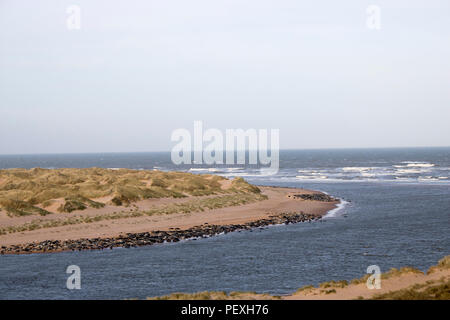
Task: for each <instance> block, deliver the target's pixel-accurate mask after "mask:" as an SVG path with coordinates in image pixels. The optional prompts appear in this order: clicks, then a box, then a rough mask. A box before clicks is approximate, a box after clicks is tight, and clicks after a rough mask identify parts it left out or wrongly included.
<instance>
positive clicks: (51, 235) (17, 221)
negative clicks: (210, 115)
mask: <svg viewBox="0 0 450 320" xmlns="http://www.w3.org/2000/svg"><path fill="white" fill-rule="evenodd" d="M260 189H261V194H262V195H265V196H267V199H265V200H260V201H256V202H253V203H249V204H242V205H238V206H230V207H225V208H218V209H211V210H203V211H198V212H188V213H182V212H179V213H172V214H161V215H158V214H156V215H152V216H140V217H131V218H121V219H113V220H101V221H98V222H91V223H80V224H72V225H65V226H57V227H49V228H41V229H37V230H29V231H24V232H15V233H9V234H5V235H1V236H0V246H5V247H8V246H11V245H19V244H27V243H32V242H42V241H46V240H60V241H65V240H76V239H86V238H109V237H117V236H120V235H124V234H126V233H141V232H152V231H169V230H173V229H176V230H186V229H189V228H192V227H195V226H200V225H218V226H221V225H236V224H245V223H249V222H252V221H257V220H261V219H266V218H269V217H271V216H277V215H280V214H285V213H299V212H303V213H307V214H311V215H314V216H318V217H320V216H322V215H324V214H325V213H326V212H328V211H329V210H332V209H333V208H335V207H336V205H337V203H338V201H329V202H324V201H317V200H304V199H300V198H295V197H293V195H296V194H321V193H320V192H316V191H311V190H305V189H290V188H278V187H260ZM213 197H215V196H199V197H187V198H179V199H175V198H160V199H147V200H141V201H138V202H136V203H133V206H131V207H117V206H112V205H105V207H103V208H100V209H94V208H88V209H86V210H82V211H80V210H78V211H77V210H76V211H73V212H71V213H70V214H67V213H65V214H61V213H60V214H51V215H48V216H43V217H39V221H40V223H47V222H48V223H50V222H54V221H58V220H64V219H67V218H68V216H69V217H71V218H75V217H80V218H83V217H101V216H104V215H108V214H111V213H114V212H118V211H124V212H130V213H132V212H138V211H145V210H148V209H150V208H151V209H155V208H158V207H164V206H167V205H168V204H183V203H186V202H188V201H192V199H205V198H213ZM97 201H98V199H97ZM33 221H36V217H35V216H21V217H13V218H11V217H10V216H8V215H7V214H6V213H5V212H0V228H5V227H17V226H20V225H25V224H31V223H33Z"/></svg>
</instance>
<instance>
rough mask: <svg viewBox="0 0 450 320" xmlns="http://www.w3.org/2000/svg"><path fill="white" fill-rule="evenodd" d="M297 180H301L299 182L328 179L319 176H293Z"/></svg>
mask: <svg viewBox="0 0 450 320" xmlns="http://www.w3.org/2000/svg"><path fill="white" fill-rule="evenodd" d="M295 177H296V178H297V179H301V180H317V179H328V177H327V176H323V175H320V176H317V175H315V176H295Z"/></svg>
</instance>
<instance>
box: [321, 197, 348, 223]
mask: <svg viewBox="0 0 450 320" xmlns="http://www.w3.org/2000/svg"><path fill="white" fill-rule="evenodd" d="M339 200H340V202H339V203H338V205H337V207H336V208H334V209H332V210H330V211H328V212H327V214H326V215H324V216H323V217H324V218H334V217H336V214H337V213H338V212H339V211H341V210H342V209H344V207H345V206H346V205H347V204H348V201H345V200H343V199H339Z"/></svg>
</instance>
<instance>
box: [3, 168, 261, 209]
mask: <svg viewBox="0 0 450 320" xmlns="http://www.w3.org/2000/svg"><path fill="white" fill-rule="evenodd" d="M224 186H225V187H224ZM259 193H260V190H259V189H258V188H257V187H255V186H252V185H250V184H248V183H247V182H246V181H244V180H243V179H242V178H236V179H234V180H232V181H230V180H228V179H226V178H223V177H220V176H216V175H195V174H192V173H184V172H162V171H154V170H152V171H150V170H131V169H118V170H112V169H102V168H87V169H41V168H34V169H29V170H27V169H7V170H0V207H1V208H3V209H4V210H5V211H6V212H7V214H8V215H10V216H24V215H41V216H45V215H48V214H51V213H52V210H50V209H48V208H49V207H51V206H52V205H55V203H56V204H57V212H72V211H75V210H84V209H87V208H88V207H91V208H101V207H103V206H105V204H109V205H115V206H129V205H130V204H131V203H133V202H136V201H139V200H144V199H150V198H166V197H169V198H183V197H189V196H207V195H220V194H259Z"/></svg>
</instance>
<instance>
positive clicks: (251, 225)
mask: <svg viewBox="0 0 450 320" xmlns="http://www.w3.org/2000/svg"><path fill="white" fill-rule="evenodd" d="M319 219H321V216H319V215H313V214H307V213H303V212H300V213H284V214H280V215H272V216H269V217H268V218H266V219H260V220H256V221H252V222H248V223H245V224H230V225H209V224H207V223H205V224H203V225H201V226H195V227H192V228H189V229H186V230H180V229H171V230H169V231H151V232H142V233H127V234H125V235H120V236H117V237H110V238H92V239H77V240H64V241H60V240H46V241H42V242H33V243H27V244H20V245H10V246H1V247H0V254H2V255H3V254H27V253H50V252H62V251H82V250H102V249H113V248H117V247H123V248H131V247H140V246H147V245H153V244H158V243H164V242H178V241H180V240H187V239H196V238H207V237H211V236H214V235H218V234H222V233H228V232H234V231H242V230H251V229H255V228H261V227H266V226H269V225H277V224H291V223H298V222H311V221H315V220H319Z"/></svg>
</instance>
